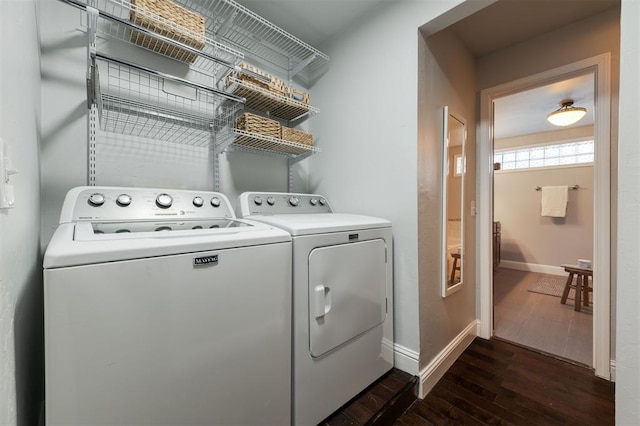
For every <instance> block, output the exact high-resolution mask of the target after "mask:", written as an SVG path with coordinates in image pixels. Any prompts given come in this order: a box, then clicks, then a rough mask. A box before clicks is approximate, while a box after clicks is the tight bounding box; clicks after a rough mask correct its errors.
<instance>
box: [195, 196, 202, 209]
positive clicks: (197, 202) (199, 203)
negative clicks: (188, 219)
mask: <svg viewBox="0 0 640 426" xmlns="http://www.w3.org/2000/svg"><path fill="white" fill-rule="evenodd" d="M193 205H194V206H196V207H202V206H204V200H203V199H202V197H194V198H193Z"/></svg>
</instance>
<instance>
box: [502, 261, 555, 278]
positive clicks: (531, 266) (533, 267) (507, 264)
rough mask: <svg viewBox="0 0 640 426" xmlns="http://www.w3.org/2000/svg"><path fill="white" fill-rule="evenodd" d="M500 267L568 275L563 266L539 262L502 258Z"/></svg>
mask: <svg viewBox="0 0 640 426" xmlns="http://www.w3.org/2000/svg"><path fill="white" fill-rule="evenodd" d="M500 267H501V268H507V269H516V270H518V271H529V272H538V273H539V274H549V275H560V276H567V273H566V272H565V271H564V268H563V267H562V266H555V265H540V264H538V263H525V262H515V261H513V260H502V259H500Z"/></svg>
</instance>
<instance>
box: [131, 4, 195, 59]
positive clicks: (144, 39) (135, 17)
mask: <svg viewBox="0 0 640 426" xmlns="http://www.w3.org/2000/svg"><path fill="white" fill-rule="evenodd" d="M131 5H132V6H133V8H132V10H131V13H130V16H129V18H130V20H131V22H133V23H134V24H136V25H139V26H141V27H144V28H147V29H149V30H151V31H153V32H155V33H158V34H160V35H163V36H165V37H169V38H171V39H173V40H175V41H178V42H180V43H183V44H186V45H187V46H190V47H193V48H195V49H198V50H202V49H203V48H204V45H205V33H204V31H205V30H204V17H203V16H202V15H199V14H197V13H194V12H191V11H190V10H188V9H185V8H184V7H182V6H179V5H177V4H175V3H174V2H173V1H171V0H131ZM131 41H132V42H133V43H136V44H138V45H140V46H142V47H145V48H147V49H150V50H153V51H154V52H159V53H162V54H163V55H166V56H169V57H171V58H174V59H178V60H180V61H183V62H189V63H193V62H194V61H195V60H196V58H197V57H198V55H196V54H195V53H191V52H187V51H186V50H184V49H179V48H177V47H174V46H172V45H170V44H168V43H165V42H162V41H159V40H157V39H155V38H154V37H151V36H147V35H144V34H142V33H140V32H138V31H132V32H131Z"/></svg>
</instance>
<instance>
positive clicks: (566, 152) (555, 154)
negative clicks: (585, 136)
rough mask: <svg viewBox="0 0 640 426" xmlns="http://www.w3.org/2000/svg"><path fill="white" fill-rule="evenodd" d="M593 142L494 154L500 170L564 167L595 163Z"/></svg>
mask: <svg viewBox="0 0 640 426" xmlns="http://www.w3.org/2000/svg"><path fill="white" fill-rule="evenodd" d="M593 149H594V143H593V140H588V141H580V142H570V143H561V144H555V145H545V146H532V147H523V148H518V149H515V150H513V149H512V150H501V151H496V152H495V153H494V154H493V162H494V163H500V170H521V169H535V168H541V167H563V166H570V165H574V164H589V163H593Z"/></svg>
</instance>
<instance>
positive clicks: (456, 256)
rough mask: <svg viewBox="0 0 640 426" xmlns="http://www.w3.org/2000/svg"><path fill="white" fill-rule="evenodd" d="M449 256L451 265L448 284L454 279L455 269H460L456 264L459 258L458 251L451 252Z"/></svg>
mask: <svg viewBox="0 0 640 426" xmlns="http://www.w3.org/2000/svg"><path fill="white" fill-rule="evenodd" d="M451 257H452V258H453V265H452V266H451V278H449V284H453V283H454V280H455V279H456V271H459V270H460V265H458V259H460V253H451Z"/></svg>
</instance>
